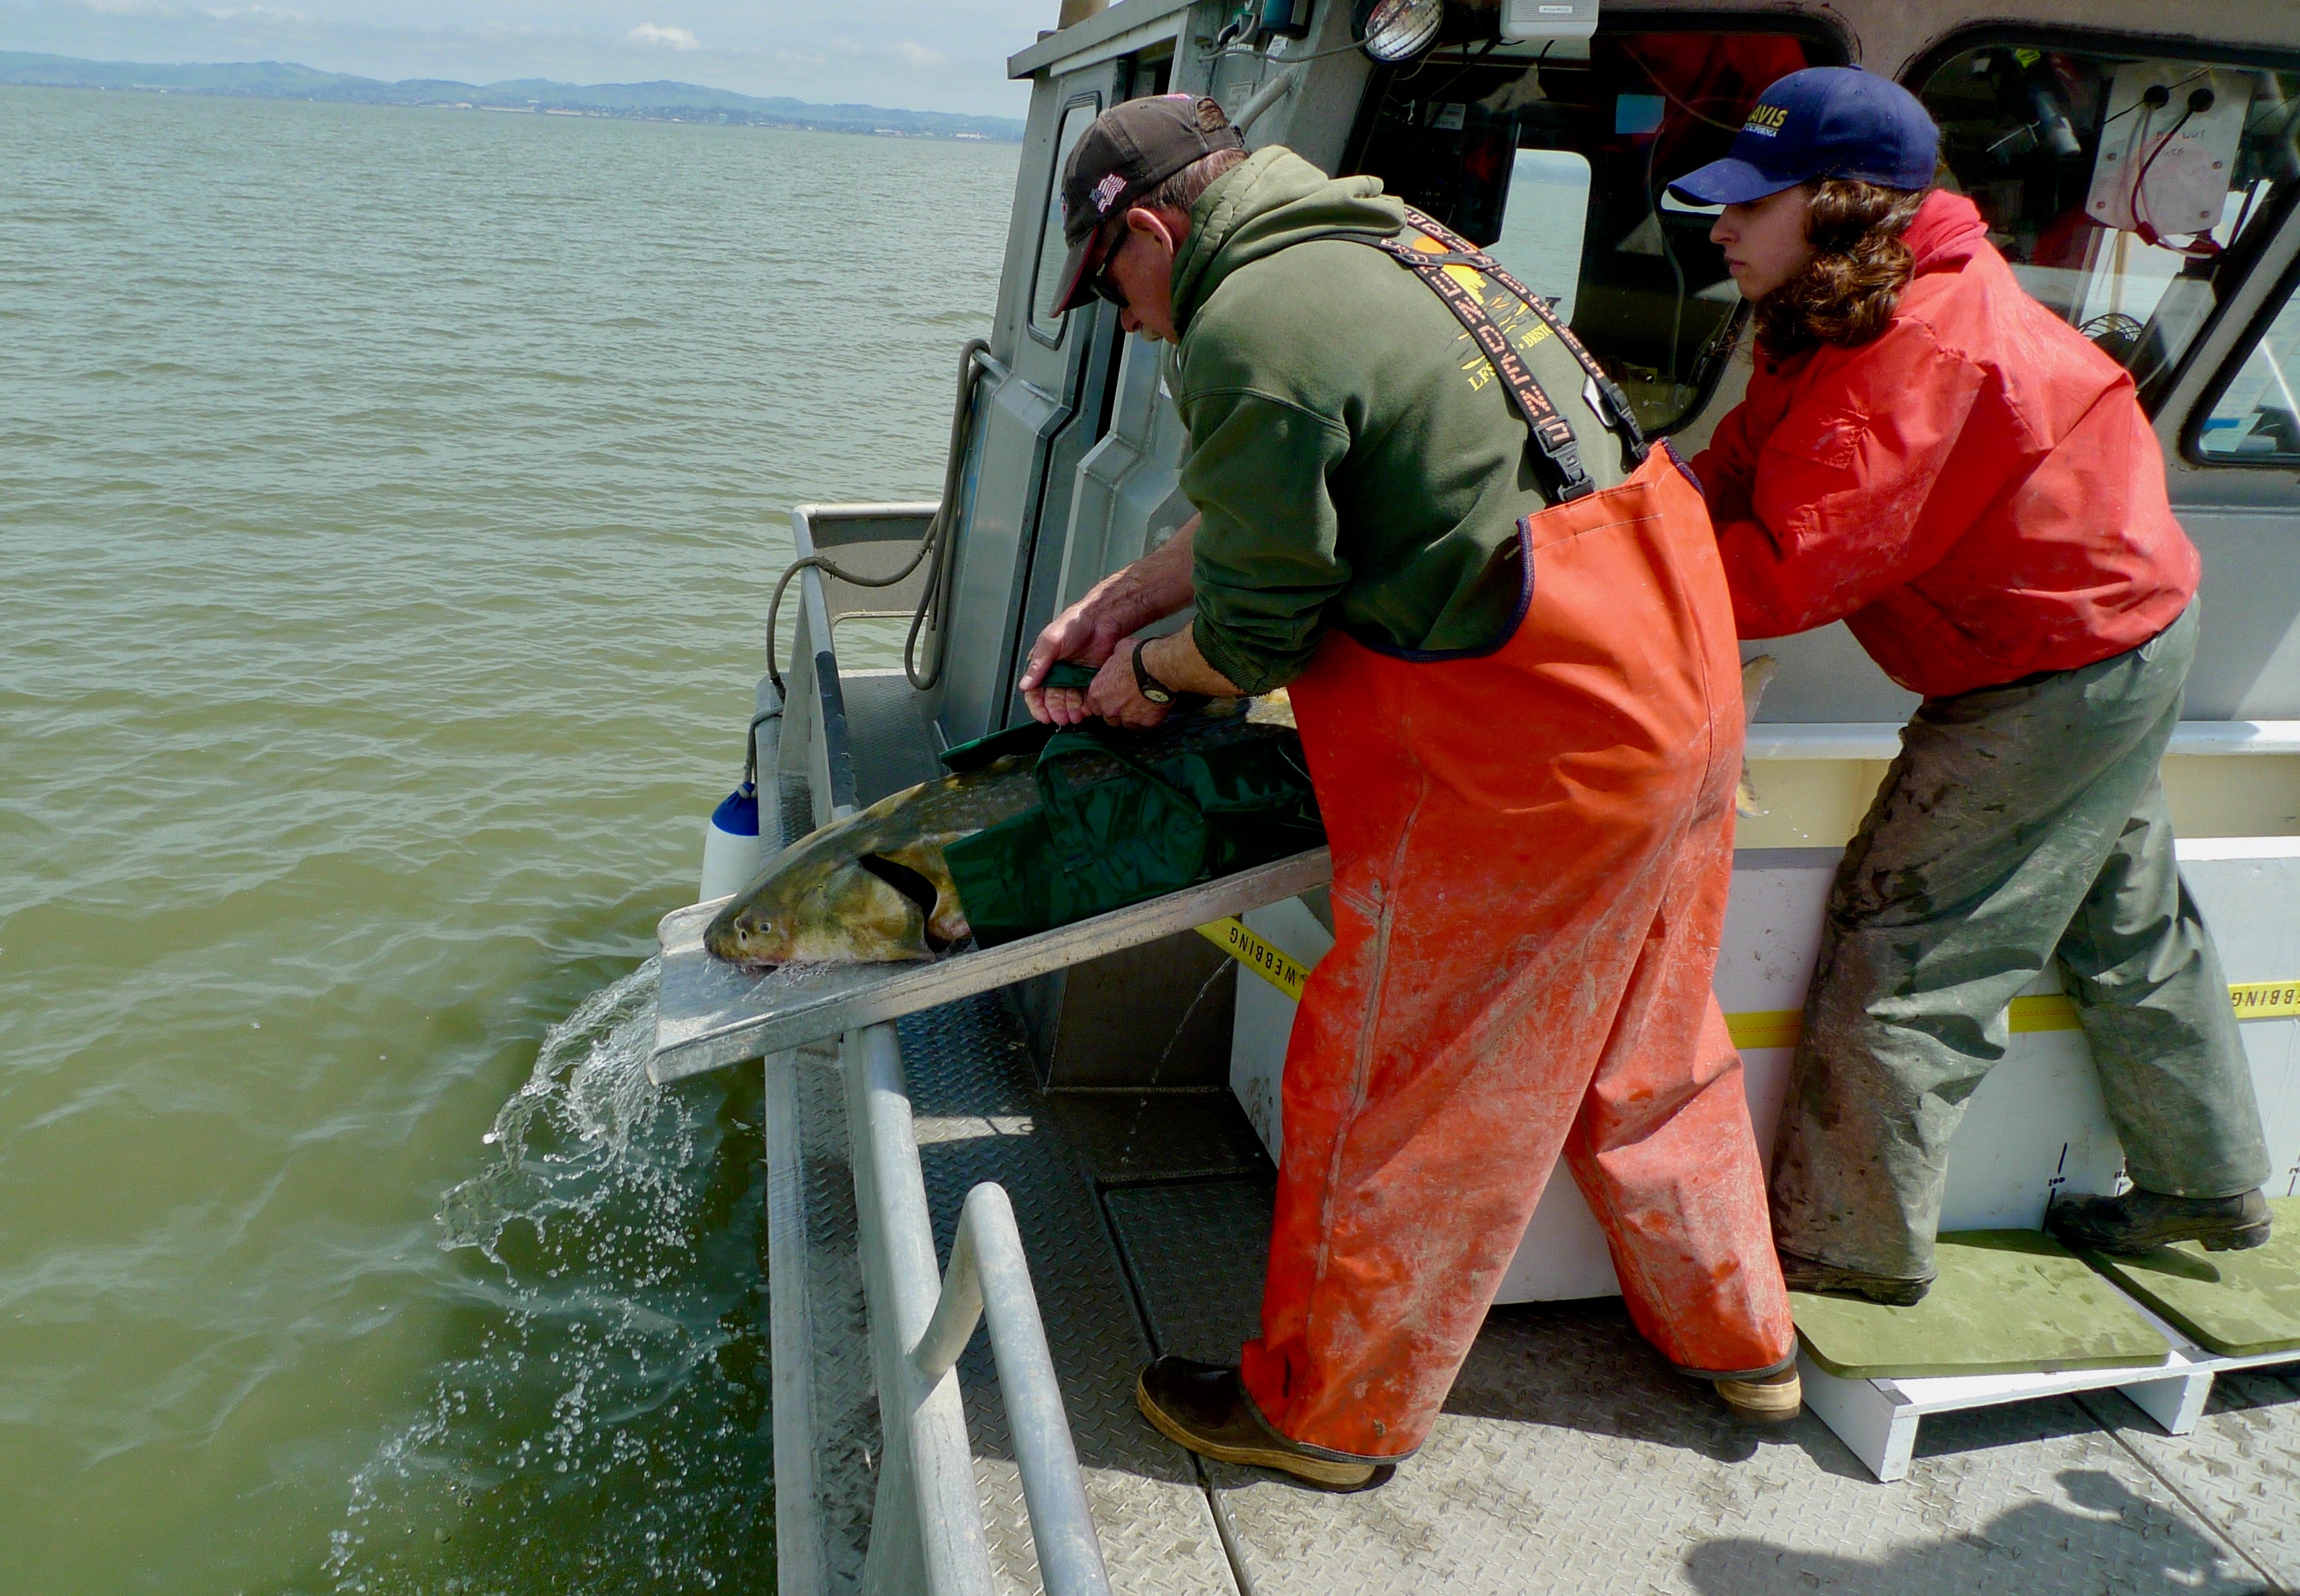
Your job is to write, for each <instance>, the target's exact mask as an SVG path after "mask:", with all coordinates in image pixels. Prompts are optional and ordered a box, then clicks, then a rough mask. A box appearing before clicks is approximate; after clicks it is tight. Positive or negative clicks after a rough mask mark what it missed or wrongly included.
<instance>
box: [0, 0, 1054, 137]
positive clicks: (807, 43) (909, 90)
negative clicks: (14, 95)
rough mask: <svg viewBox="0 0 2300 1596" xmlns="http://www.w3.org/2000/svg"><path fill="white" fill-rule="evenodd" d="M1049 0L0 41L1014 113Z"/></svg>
mask: <svg viewBox="0 0 2300 1596" xmlns="http://www.w3.org/2000/svg"><path fill="white" fill-rule="evenodd" d="M1059 9H1060V4H1059V0H279V4H248V3H244V0H215V3H213V4H185V3H183V0H0V50H40V51H46V52H48V53H50V54H57V55H79V56H86V57H88V58H91V59H94V60H98V61H156V62H180V61H294V62H300V63H303V64H304V65H305V66H313V67H319V68H321V69H323V70H325V71H337V72H357V73H359V74H360V75H362V77H369V78H385V79H396V78H454V79H461V80H462V81H464V82H467V83H489V82H495V81H497V80H500V79H504V78H556V79H561V80H562V81H566V82H575V83H618V82H633V81H638V80H643V79H654V78H673V79H679V80H681V81H684V82H688V83H704V84H709V85H711V86H712V87H713V88H732V89H738V90H741V91H742V92H743V93H746V94H757V95H796V96H798V97H799V98H801V99H804V100H816V101H841V100H844V101H859V102H862V103H864V104H876V105H897V106H903V107H906V108H908V109H911V110H916V111H969V112H978V113H989V114H992V115H1002V116H1021V114H1023V113H1024V111H1025V110H1026V109H1027V102H1028V96H1027V94H1026V93H1025V92H1024V90H1023V89H1022V88H1021V87H1020V86H1019V85H1015V84H1010V83H1008V82H1007V81H1006V76H1005V70H1004V62H1005V58H1006V57H1007V56H1008V55H1010V54H1013V53H1014V52H1015V51H1017V50H1020V49H1021V48H1022V47H1024V46H1027V45H1029V43H1030V42H1031V41H1032V40H1034V39H1036V38H1038V30H1039V29H1042V28H1051V27H1053V26H1054V15H1055V13H1056V12H1057V11H1058V10H1059Z"/></svg>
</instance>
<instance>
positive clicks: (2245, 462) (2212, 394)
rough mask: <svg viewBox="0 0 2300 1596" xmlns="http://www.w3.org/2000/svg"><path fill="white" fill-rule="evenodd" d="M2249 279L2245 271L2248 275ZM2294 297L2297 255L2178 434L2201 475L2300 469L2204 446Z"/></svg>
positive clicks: (2199, 338)
mask: <svg viewBox="0 0 2300 1596" xmlns="http://www.w3.org/2000/svg"><path fill="white" fill-rule="evenodd" d="M2293 187H2294V189H2295V193H2296V196H2300V183H2295V184H2294V186H2293ZM2294 204H2295V201H2294V200H2288V201H2287V202H2286V203H2285V204H2284V205H2282V206H2281V207H2280V214H2279V215H2278V217H2277V219H2276V220H2277V225H2276V228H2275V229H2274V232H2275V233H2276V234H2279V235H2280V234H2281V233H2282V232H2283V231H2284V230H2285V228H2286V226H2287V225H2288V223H2289V222H2290V221H2291V217H2292V211H2293V207H2294ZM2257 265H2258V263H2257V262H2255V263H2254V269H2256V268H2257ZM2249 275H2250V272H2249V271H2247V272H2246V276H2247V277H2248V276H2249ZM2296 293H2300V255H2295V256H2294V258H2293V259H2292V260H2291V261H2289V262H2288V263H2286V265H2285V266H2284V268H2283V269H2282V270H2281V271H2280V272H2278V273H2277V277H2276V280H2275V281H2274V282H2273V283H2271V285H2270V287H2269V290H2268V293H2267V296H2266V297H2264V298H2263V300H2262V301H2261V303H2260V306H2259V308H2258V309H2256V310H2254V312H2253V313H2252V314H2251V315H2250V316H2249V317H2247V318H2246V321H2245V324H2244V326H2243V328H2242V329H2241V330H2239V331H2238V334H2237V340H2236V347H2234V348H2232V349H2230V350H2229V354H2228V357H2227V358H2226V359H2225V360H2223V361H2221V365H2220V369H2219V370H2218V371H2216V372H2213V378H2212V380H2211V381H2210V382H2207V383H2206V384H2204V387H2203V388H2201V389H2198V390H2197V391H2196V403H2194V404H2193V405H2189V406H2188V414H2186V415H2184V416H2182V417H2181V418H2180V430H2179V432H2178V433H2177V434H2176V435H2175V436H2176V437H2177V438H2178V439H2179V451H2180V459H2181V461H2182V462H2183V463H2184V464H2188V465H2191V466H2194V467H2195V468H2196V470H2198V471H2209V472H2216V473H2217V472H2228V471H2254V472H2282V473H2284V474H2285V475H2290V474H2291V473H2292V472H2296V471H2300V455H2274V456H2271V457H2270V458H2268V459H2264V460H2263V459H2261V458H2259V457H2258V456H2254V457H2252V458H2250V459H2246V458H2244V457H2242V456H2239V455H2212V454H2207V453H2205V452H2204V423H2205V422H2208V421H2210V420H2211V419H2212V414H2213V410H2214V409H2216V408H2217V407H2218V406H2219V405H2220V402H2221V398H2222V397H2225V396H2226V395H2227V393H2228V390H2229V389H2231V388H2233V387H2234V386H2236V380H2237V379H2238V377H2240V376H2242V375H2243V374H2244V367H2245V363H2246V361H2248V360H2250V359H2251V358H2252V352H2253V351H2254V350H2255V349H2257V348H2259V347H2260V346H2261V340H2263V338H2266V337H2267V336H2268V330H2269V329H2270V328H2271V327H2273V326H2274V325H2275V324H2276V319H2277V318H2278V317H2279V316H2280V315H2282V314H2283V313H2284V311H2285V308H2286V307H2287V306H2288V305H2290V304H2291V303H2292V299H2293V296H2294V295H2295V294H2296ZM2220 320H2221V316H2220V315H2219V314H2217V313H2216V314H2215V315H2214V318H2213V321H2212V322H2207V323H2206V324H2205V326H2204V330H2203V331H2201V332H2199V333H2197V335H2196V342H2197V343H2199V344H2202V343H2203V342H2204V338H2206V336H2207V335H2209V334H2210V333H2211V332H2212V331H2213V330H2214V328H2215V326H2216V325H2217V324H2218V322H2220ZM2184 364H2185V363H2184Z"/></svg>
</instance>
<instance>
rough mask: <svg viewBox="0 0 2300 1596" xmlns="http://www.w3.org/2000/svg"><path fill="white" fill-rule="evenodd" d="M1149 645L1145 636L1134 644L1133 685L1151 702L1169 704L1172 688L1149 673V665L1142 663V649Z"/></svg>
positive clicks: (1172, 693) (1171, 700) (1172, 692)
mask: <svg viewBox="0 0 2300 1596" xmlns="http://www.w3.org/2000/svg"><path fill="white" fill-rule="evenodd" d="M1149 646H1150V639H1147V638H1145V639H1142V640H1141V641H1140V642H1138V643H1137V644H1135V645H1134V685H1135V686H1136V687H1138V688H1139V689H1141V691H1142V696H1143V697H1144V698H1147V699H1149V700H1150V702H1151V703H1153V704H1171V703H1172V702H1173V701H1174V689H1172V688H1171V687H1168V686H1167V685H1166V684H1165V683H1164V682H1163V681H1159V680H1158V679H1157V678H1156V677H1155V676H1153V675H1152V674H1150V667H1149V666H1148V665H1146V664H1143V663H1142V651H1143V650H1144V649H1145V648H1148V647H1149Z"/></svg>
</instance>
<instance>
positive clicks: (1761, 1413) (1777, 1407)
mask: <svg viewBox="0 0 2300 1596" xmlns="http://www.w3.org/2000/svg"><path fill="white" fill-rule="evenodd" d="M1717 1394H1718V1395H1719V1396H1720V1397H1721V1398H1723V1399H1724V1401H1725V1406H1726V1408H1728V1409H1729V1410H1730V1411H1731V1413H1732V1415H1733V1416H1734V1417H1735V1418H1738V1419H1739V1420H1741V1421H1742V1422H1744V1423H1745V1424H1752V1425H1785V1424H1788V1422H1789V1420H1791V1419H1793V1418H1795V1417H1796V1416H1797V1415H1798V1414H1799V1413H1801V1412H1803V1411H1804V1383H1803V1382H1801V1381H1800V1380H1798V1379H1797V1372H1796V1370H1795V1369H1783V1370H1781V1371H1780V1372H1779V1373H1778V1374H1773V1375H1763V1376H1760V1377H1759V1378H1757V1379H1754V1380H1720V1381H1718V1382H1717Z"/></svg>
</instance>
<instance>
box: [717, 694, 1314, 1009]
mask: <svg viewBox="0 0 2300 1596" xmlns="http://www.w3.org/2000/svg"><path fill="white" fill-rule="evenodd" d="M1293 727H1294V711H1293V707H1292V706H1291V705H1290V704H1288V702H1287V700H1286V697H1285V695H1284V694H1283V693H1272V694H1271V695H1269V696H1267V697H1264V698H1217V699H1215V700H1213V702H1212V703H1210V704H1208V705H1207V706H1206V707H1205V708H1204V710H1202V711H1200V712H1198V713H1196V714H1183V715H1176V716H1173V717H1172V718H1171V719H1169V720H1168V721H1167V722H1166V723H1164V724H1163V725H1162V726H1160V727H1158V728H1157V729H1156V730H1154V731H1146V732H1137V733H1129V734H1124V735H1126V738H1127V742H1126V746H1127V748H1128V750H1129V752H1130V753H1132V754H1133V755H1134V756H1136V757H1138V758H1139V759H1141V760H1143V761H1145V762H1146V763H1149V764H1152V765H1155V764H1156V763H1157V762H1159V761H1160V760H1162V759H1164V758H1167V757H1170V756H1172V755H1174V754H1176V753H1179V752H1182V751H1184V750H1186V749H1188V748H1208V747H1213V746H1215V745H1217V744H1220V743H1225V742H1232V741H1236V740H1239V739H1243V738H1258V737H1271V736H1280V735H1291V734H1292V731H1293ZM1036 763H1037V756H1036V755H1034V754H1027V753H1022V754H1008V755H1004V756H1001V757H1000V758H997V759H994V760H992V761H991V762H990V763H989V764H988V765H982V766H981V767H979V769H975V770H970V771H964V772H961V773H957V774H954V775H948V776H942V777H939V778H937V780H935V781H922V782H921V783H920V784H919V785H918V786H916V787H912V788H910V789H907V790H904V791H902V792H897V793H895V794H894V795H892V796H891V797H888V798H880V799H879V801H878V802H877V803H875V804H873V805H871V806H870V807H869V808H867V809H864V810H862V811H861V812H860V813H859V814H854V815H848V816H846V818H845V819H843V820H835V821H833V822H831V823H829V825H826V826H821V827H819V828H818V829H816V830H814V831H810V832H808V833H807V834H806V835H805V836H804V837H802V838H800V839H799V840H797V841H796V842H794V843H792V844H791V845H790V846H789V847H788V848H785V849H783V850H782V852H780V853H779V854H777V855H776V856H774V857H773V858H772V859H771V860H769V861H768V862H767V865H766V867H765V869H763V870H762V871H761V872H760V873H759V876H758V878H757V879H756V880H754V882H752V883H751V884H750V885H749V886H747V887H746V888H744V889H743V890H741V891H740V892H737V894H735V896H734V897H733V898H731V899H729V902H728V904H727V907H725V908H723V909H721V911H720V912H719V915H718V917H717V918H715V919H714V920H712V923H711V926H710V929H709V930H708V931H706V932H704V933H703V945H704V948H707V949H708V950H709V951H710V952H711V953H712V956H713V957H718V958H721V959H724V960H726V961H727V962H728V963H729V964H736V965H743V966H745V967H746V968H749V969H771V968H774V967H776V966H778V965H792V964H798V965H855V964H878V963H889V962H899V961H904V960H918V959H930V958H933V957H936V956H937V954H939V953H941V952H942V951H943V950H944V949H946V948H949V947H950V946H951V945H952V944H953V943H955V942H960V941H963V940H965V939H966V938H967V937H968V936H969V935H971V928H970V927H969V926H968V924H967V921H966V907H965V905H963V903H961V902H960V901H959V897H958V889H957V887H956V886H955V885H954V884H953V882H952V881H951V878H950V866H949V865H947V864H946V863H945V862H944V859H943V849H944V848H947V847H949V846H950V845H951V844H952V843H954V842H956V841H958V840H960V839H961V838H963V837H971V836H973V835H974V834H975V833H976V832H977V831H983V830H985V829H986V828H988V827H990V826H995V825H996V824H998V823H1000V822H1002V821H1007V820H1012V819H1013V818H1014V817H1015V816H1017V815H1021V814H1024V813H1026V812H1027V811H1028V810H1029V809H1030V808H1031V807H1032V806H1034V805H1036V804H1037V803H1038V787H1037V784H1036V782H1035V781H1033V780H1032V777H1031V768H1032V766H1033V765H1035V764H1036ZM1097 764H1103V765H1107V767H1108V768H1107V769H1104V770H1097V769H1096V768H1095V766H1096V765H1097ZM1069 768H1070V769H1071V771H1072V772H1073V773H1075V774H1076V775H1078V776H1079V777H1082V778H1084V779H1087V780H1098V779H1104V778H1106V777H1108V776H1110V775H1113V774H1115V773H1117V771H1118V769H1119V766H1118V764H1117V762H1116V761H1115V760H1108V759H1097V758H1096V757H1095V756H1084V757H1081V758H1080V759H1079V760H1078V761H1077V762H1076V763H1075V764H1073V765H1071V766H1070V767H1069Z"/></svg>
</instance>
